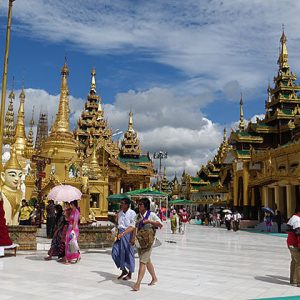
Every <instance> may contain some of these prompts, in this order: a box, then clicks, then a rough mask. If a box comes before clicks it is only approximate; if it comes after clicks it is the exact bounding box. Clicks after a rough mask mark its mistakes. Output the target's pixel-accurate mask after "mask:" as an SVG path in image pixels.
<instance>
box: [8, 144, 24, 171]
mask: <svg viewBox="0 0 300 300" xmlns="http://www.w3.org/2000/svg"><path fill="white" fill-rule="evenodd" d="M9 169H15V170H23V168H22V167H21V165H20V163H19V160H18V158H17V153H16V149H15V147H11V149H10V158H9V160H8V162H7V163H6V164H5V166H4V170H9Z"/></svg>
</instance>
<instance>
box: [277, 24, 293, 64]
mask: <svg viewBox="0 0 300 300" xmlns="http://www.w3.org/2000/svg"><path fill="white" fill-rule="evenodd" d="M286 41H287V39H286V36H285V34H284V25H282V35H281V38H280V43H281V49H280V54H279V58H278V61H277V63H278V65H279V68H280V69H283V68H289V67H290V66H289V64H288V51H287V47H286Z"/></svg>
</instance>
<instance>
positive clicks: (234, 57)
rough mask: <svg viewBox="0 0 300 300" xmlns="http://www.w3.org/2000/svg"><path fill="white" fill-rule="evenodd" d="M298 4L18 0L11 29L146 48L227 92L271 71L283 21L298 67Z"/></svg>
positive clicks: (89, 48)
mask: <svg viewBox="0 0 300 300" xmlns="http://www.w3.org/2000/svg"><path fill="white" fill-rule="evenodd" d="M299 8H300V2H298V1H292V0H283V1H277V0H270V1H265V2H263V1H258V0H255V1H240V0H238V1H237V0H227V1H221V0H211V1H206V0H202V1H196V2H195V1H192V0H186V1H180V0H177V1H163V2H162V1H158V0H157V1H151V2H150V1H148V2H145V1H140V2H139V1H135V2H134V3H133V2H132V1H125V0H122V1H107V0H89V1H72V5H70V3H69V1H59V0H51V1H49V0H26V1H18V2H15V3H14V9H13V14H14V21H13V29H14V30H17V31H18V32H20V34H22V35H24V34H25V35H27V36H28V37H30V38H36V39H42V40H47V41H51V42H55V43H61V42H64V43H65V45H69V46H70V47H75V48H76V49H80V50H81V51H84V52H86V53H90V54H103V53H106V54H111V53H128V52H134V51H138V52H136V54H137V56H138V55H139V54H138V53H140V54H141V53H147V55H148V57H149V59H152V60H155V61H156V62H159V63H164V64H167V65H171V66H173V67H175V68H177V69H179V70H182V71H183V72H184V73H185V74H186V75H188V77H189V78H191V79H193V78H202V77H205V80H206V81H207V83H208V85H209V86H210V87H212V88H213V89H215V90H216V89H220V88H222V87H225V91H226V90H228V84H230V83H232V82H236V83H237V84H236V86H237V87H239V86H240V87H241V89H242V90H243V92H247V89H250V90H251V89H253V88H256V89H260V88H262V86H266V84H267V80H268V78H272V77H273V75H274V71H275V70H276V66H275V61H276V58H277V56H278V54H277V53H278V45H279V35H280V30H281V23H283V22H285V23H286V24H285V25H286V28H287V32H288V38H289V39H290V41H291V42H290V44H289V47H290V53H292V56H293V64H294V66H295V67H300V63H299V61H300V59H299V58H300V57H299V51H298V49H299V47H300V40H299V39H298V38H297V37H298V28H299V17H298V11H299ZM0 13H1V14H4V13H5V10H1V11H0ZM287 16H288V19H287ZM226 87H227V88H226ZM256 94H257V93H256Z"/></svg>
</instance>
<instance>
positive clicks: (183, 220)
mask: <svg viewBox="0 0 300 300" xmlns="http://www.w3.org/2000/svg"><path fill="white" fill-rule="evenodd" d="M178 216H179V220H180V222H181V224H182V228H181V233H182V234H184V233H185V230H186V224H187V223H188V221H189V215H188V213H187V211H186V208H183V209H182V212H180V213H179V215H178Z"/></svg>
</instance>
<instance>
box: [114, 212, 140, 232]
mask: <svg viewBox="0 0 300 300" xmlns="http://www.w3.org/2000/svg"><path fill="white" fill-rule="evenodd" d="M135 219H136V213H135V211H134V210H132V209H130V208H128V210H127V211H126V212H125V213H124V212H123V210H122V211H120V212H119V213H118V228H123V229H126V228H128V227H135Z"/></svg>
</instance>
